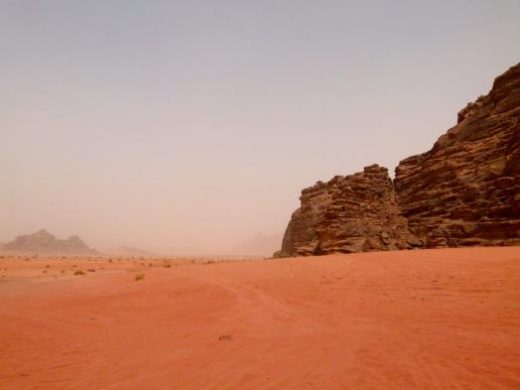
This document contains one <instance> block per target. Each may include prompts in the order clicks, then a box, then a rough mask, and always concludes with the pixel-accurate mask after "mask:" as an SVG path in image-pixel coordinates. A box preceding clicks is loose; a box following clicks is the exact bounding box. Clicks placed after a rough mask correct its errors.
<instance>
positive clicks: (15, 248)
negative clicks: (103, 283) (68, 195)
mask: <svg viewBox="0 0 520 390" xmlns="http://www.w3.org/2000/svg"><path fill="white" fill-rule="evenodd" d="M2 249H3V250H4V251H9V252H31V253H53V254H75V255H93V254H97V252H96V251H95V250H94V249H91V248H89V247H88V246H87V245H86V244H85V243H84V242H83V241H82V240H81V238H79V237H78V236H71V237H69V238H67V239H65V240H60V239H57V238H56V237H54V236H53V235H52V234H50V233H49V232H48V231H46V230H43V229H42V230H40V231H38V232H36V233H34V234H26V235H22V236H18V237H16V238H15V239H14V240H13V241H11V242H8V243H7V244H4V246H3V248H2Z"/></svg>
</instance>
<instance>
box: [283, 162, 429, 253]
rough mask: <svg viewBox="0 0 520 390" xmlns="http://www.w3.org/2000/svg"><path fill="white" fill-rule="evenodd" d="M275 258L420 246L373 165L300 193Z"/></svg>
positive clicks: (384, 174)
mask: <svg viewBox="0 0 520 390" xmlns="http://www.w3.org/2000/svg"><path fill="white" fill-rule="evenodd" d="M300 201H301V207H300V208H299V209H298V210H296V211H295V212H294V213H293V215H292V218H291V221H290V222H289V226H288V227H287V230H286V232H285V235H284V238H283V243H282V249H281V251H279V252H277V253H276V254H275V256H291V255H296V256H306V255H319V254H328V253H334V252H343V253H351V252H365V251H375V250H385V249H407V248H412V247H414V246H418V245H420V242H419V241H418V240H417V238H416V237H414V236H413V234H411V233H410V231H409V230H408V226H407V221H406V219H405V218H404V217H402V216H401V214H400V210H399V206H398V205H397V202H396V197H395V192H394V190H393V186H392V181H391V180H390V177H389V176H388V170H387V169H386V168H382V167H380V166H378V165H372V166H369V167H366V168H365V169H364V170H363V172H359V173H356V174H354V175H350V176H336V177H334V178H333V179H332V180H330V181H329V182H327V183H322V182H318V183H317V184H316V185H314V186H312V187H310V188H307V189H304V190H303V191H302V195H301V197H300Z"/></svg>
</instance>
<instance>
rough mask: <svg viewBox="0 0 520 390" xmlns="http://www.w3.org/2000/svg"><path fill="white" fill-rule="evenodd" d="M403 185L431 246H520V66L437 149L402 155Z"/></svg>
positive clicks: (400, 190) (465, 113) (398, 183)
mask: <svg viewBox="0 0 520 390" xmlns="http://www.w3.org/2000/svg"><path fill="white" fill-rule="evenodd" d="M395 188H396V192H397V194H398V201H399V204H400V206H401V209H402V213H403V215H404V216H405V217H406V218H407V219H408V223H409V227H410V229H411V230H412V231H413V232H414V233H415V234H416V235H417V236H418V237H420V238H421V239H422V240H423V241H424V243H425V246H426V247H430V248H431V247H443V246H466V245H518V244H520V64H518V65H516V66H514V67H512V68H511V69H509V70H508V71H507V72H505V73H504V74H503V75H501V76H500V77H498V78H497V79H496V80H495V82H494V84H493V88H492V89H491V91H490V93H489V94H488V95H486V96H481V97H480V98H478V99H477V100H476V101H475V102H474V103H470V104H468V105H467V106H466V108H464V109H463V110H462V111H460V112H459V114H458V124H457V125H456V126H454V127H453V128H451V129H450V130H448V132H447V133H446V134H444V135H443V136H441V137H440V138H439V140H438V141H437V142H436V143H435V145H434V146H433V148H432V149H431V150H430V151H428V152H426V153H424V154H421V155H417V156H412V157H409V158H407V159H405V160H403V161H401V163H400V164H399V166H398V167H397V169H396V179H395Z"/></svg>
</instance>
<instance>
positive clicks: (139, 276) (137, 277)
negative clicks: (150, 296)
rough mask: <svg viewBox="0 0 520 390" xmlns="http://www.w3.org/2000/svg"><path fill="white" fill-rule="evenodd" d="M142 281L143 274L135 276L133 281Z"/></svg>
mask: <svg viewBox="0 0 520 390" xmlns="http://www.w3.org/2000/svg"><path fill="white" fill-rule="evenodd" d="M143 279H144V274H137V275H135V281H136V282H137V281H139V280H143Z"/></svg>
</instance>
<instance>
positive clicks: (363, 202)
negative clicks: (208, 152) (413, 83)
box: [275, 64, 520, 257]
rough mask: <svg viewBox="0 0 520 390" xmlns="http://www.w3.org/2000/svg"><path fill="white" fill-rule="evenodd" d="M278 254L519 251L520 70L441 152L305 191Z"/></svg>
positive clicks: (438, 146) (474, 108)
mask: <svg viewBox="0 0 520 390" xmlns="http://www.w3.org/2000/svg"><path fill="white" fill-rule="evenodd" d="M300 201H301V207H300V208H299V209H298V210H296V211H295V212H294V213H293V215H292V218H291V221H290V222H289V225H288V226H287V230H286V232H285V235H284V238H283V243H282V249H281V250H280V251H278V252H277V253H275V256H280V257H283V256H305V255H319V254H327V253H333V252H345V253H349V252H362V251H372V250H391V249H407V248H414V247H426V248H436V247H447V246H470V245H520V64H518V65H516V66H514V67H512V68H511V69H509V70H508V71H507V72H505V73H504V74H503V75H501V76H500V77H498V78H497V79H496V80H495V82H494V84H493V88H492V89H491V91H490V93H489V94H488V95H486V96H481V97H479V98H478V99H477V100H476V101H475V102H474V103H470V104H468V105H467V106H466V107H465V108H464V109H463V110H461V111H460V112H459V113H458V123H457V125H456V126H454V127H453V128H451V129H450V130H448V132H447V133H446V134H444V135H443V136H441V137H440V138H439V140H438V141H437V142H436V143H435V145H434V146H433V148H432V149H431V150H430V151H428V152H426V153H423V154H420V155H417V156H412V157H409V158H407V159H405V160H403V161H401V163H400V164H399V166H398V167H397V168H396V178H395V181H394V183H392V181H391V180H390V178H389V177H388V173H387V170H386V168H381V167H379V166H377V165H372V166H370V167H367V168H365V169H364V171H363V172H360V173H357V174H355V175H351V176H345V177H342V176H336V177H335V178H333V179H332V180H331V181H329V182H327V183H322V182H318V183H317V184H316V185H314V186H313V187H310V188H307V189H305V190H303V191H302V195H301V197H300Z"/></svg>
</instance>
